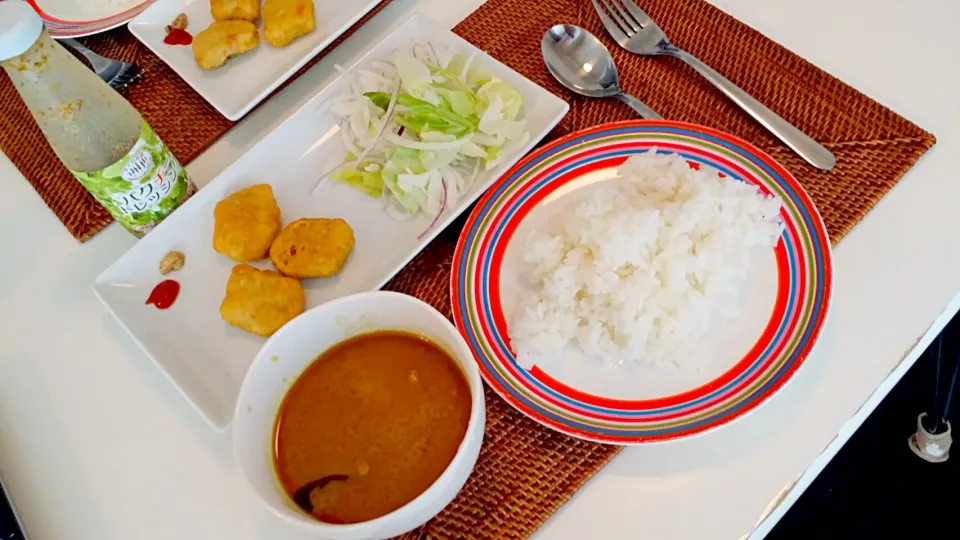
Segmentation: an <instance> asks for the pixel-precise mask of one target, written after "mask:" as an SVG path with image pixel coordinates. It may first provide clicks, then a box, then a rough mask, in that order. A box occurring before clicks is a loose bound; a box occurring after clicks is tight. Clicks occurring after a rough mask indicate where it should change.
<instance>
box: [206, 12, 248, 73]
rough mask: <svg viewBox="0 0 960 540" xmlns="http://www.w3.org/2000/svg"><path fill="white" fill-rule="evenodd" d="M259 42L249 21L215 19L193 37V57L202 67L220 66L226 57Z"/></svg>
mask: <svg viewBox="0 0 960 540" xmlns="http://www.w3.org/2000/svg"><path fill="white" fill-rule="evenodd" d="M259 42H260V34H258V33H257V27H256V26H254V25H253V23H252V22H250V21H217V22H215V23H213V24H211V25H210V26H208V27H207V29H206V30H203V31H202V32H200V33H199V34H197V35H196V37H194V38H193V57H194V58H196V59H197V63H198V64H200V67H201V68H203V69H213V68H215V67H220V66H222V65H223V64H225V63H226V62H227V60H228V59H230V58H232V57H234V56H237V55H238V54H243V53H245V52H247V51H249V50H250V49H255V48H256V47H257V44H258V43H259Z"/></svg>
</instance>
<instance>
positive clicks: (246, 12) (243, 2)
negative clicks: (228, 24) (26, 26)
mask: <svg viewBox="0 0 960 540" xmlns="http://www.w3.org/2000/svg"><path fill="white" fill-rule="evenodd" d="M210 14H211V15H213V19H214V20H215V21H229V20H232V19H238V20H244V21H254V20H256V18H257V17H259V16H260V0H210Z"/></svg>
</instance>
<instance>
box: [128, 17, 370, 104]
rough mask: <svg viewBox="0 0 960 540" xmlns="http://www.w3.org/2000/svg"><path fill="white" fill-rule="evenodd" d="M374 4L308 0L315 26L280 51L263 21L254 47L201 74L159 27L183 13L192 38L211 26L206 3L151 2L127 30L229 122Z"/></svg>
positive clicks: (190, 56)
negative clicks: (166, 40) (168, 42)
mask: <svg viewBox="0 0 960 540" xmlns="http://www.w3.org/2000/svg"><path fill="white" fill-rule="evenodd" d="M379 1H380V0H350V1H346V2H345V1H343V0H314V12H315V14H316V15H315V16H316V19H317V28H316V29H315V30H314V31H313V32H311V33H309V34H307V35H305V36H302V37H300V38H298V39H296V40H294V42H293V43H291V44H290V45H287V46H286V47H282V48H279V49H278V48H276V47H273V46H271V45H270V44H269V43H267V42H266V41H265V40H264V39H263V23H262V22H261V21H260V20H259V19H258V20H257V21H256V22H255V23H254V24H256V25H257V31H258V32H260V45H259V46H257V48H256V49H254V50H252V51H250V52H247V53H245V54H242V55H240V56H237V57H236V58H231V59H230V60H228V61H227V63H226V65H224V66H222V67H219V68H216V69H211V70H207V71H205V70H203V69H200V66H199V65H197V61H196V60H195V59H194V57H193V50H192V48H191V47H184V46H181V45H166V44H165V43H164V42H163V38H164V37H166V32H165V31H164V28H165V27H166V26H167V25H168V24H170V22H171V21H173V19H174V18H175V17H176V16H177V15H179V14H180V13H185V14H186V15H187V20H188V21H189V24H188V26H187V30H189V32H190V33H191V34H193V35H197V33H199V32H200V31H201V30H203V29H204V28H206V27H208V26H210V24H212V23H213V15H211V14H210V0H156V2H154V4H153V5H151V6H150V7H149V8H147V10H146V11H144V12H143V13H141V14H140V15H139V16H137V18H136V19H134V20H132V21H130V26H129V27H130V32H131V33H132V34H133V35H134V36H136V37H137V39H139V40H140V41H142V42H143V44H144V45H146V46H147V47H149V48H150V50H151V51H153V53H154V54H156V55H157V56H159V57H160V59H161V60H163V61H164V62H166V63H167V65H169V66H170V67H171V68H172V69H173V70H174V71H175V72H177V75H179V76H180V77H181V78H182V79H183V80H184V81H186V82H187V84H189V85H190V86H191V87H192V88H193V89H194V90H196V91H197V93H198V94H200V95H201V96H203V99H205V100H207V102H209V103H210V104H211V105H213V106H214V108H216V109H217V110H218V111H220V114H222V115H224V116H226V117H227V118H228V119H230V120H239V119H240V118H241V117H243V116H244V115H245V114H247V113H248V112H250V109H252V108H254V107H255V106H256V105H257V104H258V103H260V102H261V101H262V100H263V99H264V98H266V97H267V96H268V95H270V92H273V91H274V90H275V89H276V88H277V87H278V86H280V85H281V84H282V83H283V82H284V81H286V80H287V79H288V78H290V76H291V75H293V74H294V73H296V72H297V70H298V69H300V68H301V67H303V65H304V64H306V63H307V62H308V61H310V59H311V58H313V57H314V56H316V55H317V54H319V53H320V51H322V50H324V49H326V48H327V47H328V46H329V45H330V44H331V43H332V42H333V40H335V39H337V38H338V37H340V34H343V33H344V32H346V31H347V30H348V29H349V28H350V27H351V26H353V25H354V23H356V22H357V21H358V20H360V18H361V17H363V16H364V15H366V14H367V13H368V12H369V11H370V10H372V9H373V8H374V7H375V6H376V5H377V4H378V3H379Z"/></svg>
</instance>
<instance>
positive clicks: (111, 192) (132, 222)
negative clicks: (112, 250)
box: [70, 120, 197, 238]
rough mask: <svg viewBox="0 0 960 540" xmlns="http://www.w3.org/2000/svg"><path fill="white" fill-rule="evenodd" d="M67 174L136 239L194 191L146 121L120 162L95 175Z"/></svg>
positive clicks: (175, 160)
mask: <svg viewBox="0 0 960 540" xmlns="http://www.w3.org/2000/svg"><path fill="white" fill-rule="evenodd" d="M70 172H72V173H73V175H74V176H76V177H77V180H80V183H81V184H83V187H85V188H87V191H89V192H90V193H91V194H92V195H93V196H94V197H95V198H96V199H97V201H99V202H100V204H102V205H103V206H104V207H105V208H106V209H107V210H108V211H109V212H110V214H112V215H113V217H114V218H116V219H117V221H119V222H120V223H121V224H123V226H124V227H126V229H127V230H128V231H130V232H131V233H133V235H134V236H136V237H137V238H140V237H142V236H143V235H145V234H147V233H148V232H150V229H153V228H154V227H155V226H156V225H157V224H158V223H160V222H161V221H162V220H163V218H165V217H167V215H169V214H170V212H173V211H174V210H175V209H176V208H177V207H178V206H180V205H181V204H183V202H184V201H185V200H187V198H189V197H190V196H191V195H193V194H194V193H195V192H196V191H197V188H196V186H194V185H193V182H191V181H190V179H189V178H187V171H186V170H185V169H184V168H183V167H182V166H181V165H180V162H179V161H177V158H175V157H173V154H172V153H171V152H170V150H168V149H167V147H166V145H164V144H163V141H161V140H160V138H159V137H157V134H156V133H154V132H153V129H152V128H151V127H150V125H149V124H147V122H146V120H144V121H143V128H142V130H141V131H140V139H139V140H137V142H136V144H134V145H133V148H131V149H130V151H129V152H127V155H125V156H123V157H122V158H120V160H119V161H117V162H116V163H114V164H113V165H110V166H109V167H107V168H106V169H103V170H100V171H96V172H87V173H85V172H77V171H70Z"/></svg>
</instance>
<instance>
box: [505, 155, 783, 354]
mask: <svg viewBox="0 0 960 540" xmlns="http://www.w3.org/2000/svg"><path fill="white" fill-rule="evenodd" d="M593 189H594V191H593V192H592V193H591V194H590V197H589V199H588V200H585V201H584V202H581V203H580V204H578V205H577V206H576V207H575V208H574V210H573V214H572V215H571V216H568V217H565V218H564V219H562V220H561V219H557V220H556V221H554V222H553V223H551V230H550V231H537V232H534V233H533V234H532V235H531V237H530V239H529V243H528V245H527V247H526V251H525V253H524V262H525V263H526V265H527V270H528V272H529V274H528V276H527V277H528V279H529V282H530V284H531V287H530V289H529V291H528V292H526V293H525V295H524V297H523V298H521V299H520V307H519V308H518V309H517V310H516V311H515V312H514V313H513V316H512V317H511V319H510V324H509V325H508V333H509V335H510V341H511V344H512V346H513V350H514V352H515V353H516V354H517V362H518V363H519V364H520V365H521V366H523V367H525V368H527V369H529V368H531V367H533V365H534V364H538V365H540V366H541V367H543V366H545V365H546V364H549V363H551V362H557V361H559V360H560V359H561V358H564V357H568V356H571V355H572V356H575V357H580V358H590V359H594V360H595V361H598V362H605V363H607V364H610V365H622V364H625V363H634V362H636V363H640V364H647V365H655V364H662V363H663V362H665V361H668V362H673V363H674V364H677V365H678V366H679V367H680V368H681V369H685V370H696V369H697V365H696V364H697V359H695V358H684V357H683V355H682V354H675V353H676V352H677V351H681V350H682V349H683V348H684V346H685V345H688V344H692V343H696V341H697V340H698V338H700V337H701V336H702V335H703V334H704V332H705V331H706V330H707V327H708V325H709V323H710V319H711V316H713V314H714V313H718V314H723V315H726V316H733V315H735V314H736V311H737V304H738V295H739V289H740V286H741V284H742V282H743V281H744V279H745V278H746V277H747V273H748V270H749V268H750V262H751V258H752V255H753V254H754V253H755V250H756V249H758V248H771V247H773V246H775V245H776V243H777V239H778V237H779V236H780V233H781V229H782V224H781V220H780V216H779V212H780V206H781V201H780V200H779V199H778V198H774V197H769V196H766V195H764V194H762V193H761V192H760V190H759V189H758V188H757V187H756V186H753V185H750V184H746V183H742V182H738V181H736V180H732V179H730V178H721V177H720V176H719V175H718V174H717V172H716V171H714V170H708V169H707V168H703V169H702V170H700V171H696V170H693V169H691V168H690V167H689V166H688V164H687V162H686V160H684V159H683V158H682V157H680V156H678V155H676V154H667V155H664V154H657V153H656V152H655V151H651V152H648V153H645V154H640V155H636V156H633V157H631V158H630V159H628V160H627V161H626V162H625V163H624V164H623V165H622V166H621V167H620V169H619V170H618V178H617V179H616V180H612V181H608V182H604V183H603V185H601V186H598V187H596V188H593Z"/></svg>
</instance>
